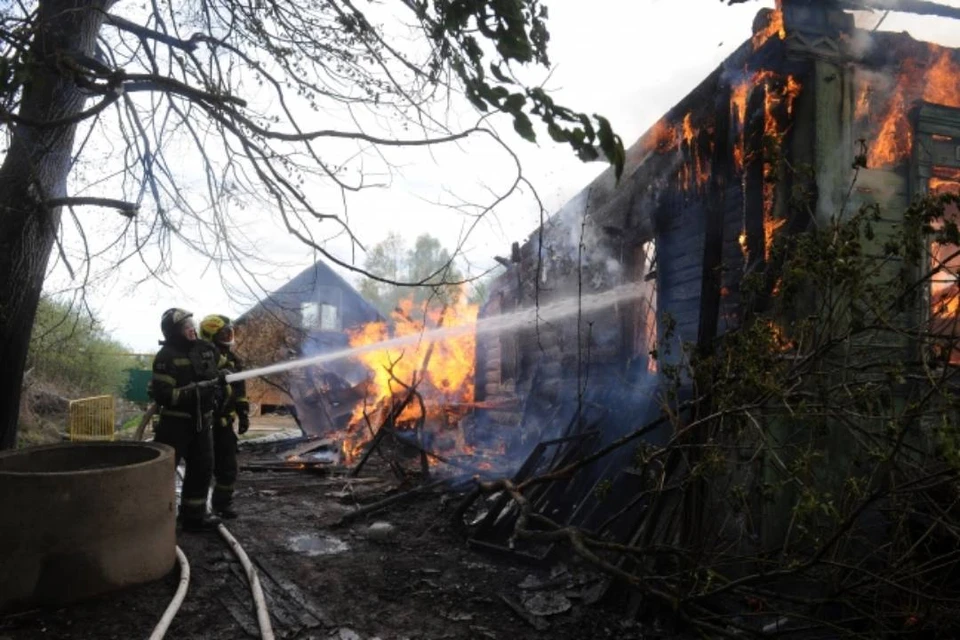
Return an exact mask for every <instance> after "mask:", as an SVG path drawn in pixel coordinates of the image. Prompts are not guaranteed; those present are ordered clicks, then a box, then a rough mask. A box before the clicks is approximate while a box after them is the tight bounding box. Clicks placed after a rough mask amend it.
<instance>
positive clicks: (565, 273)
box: [473, 0, 960, 549]
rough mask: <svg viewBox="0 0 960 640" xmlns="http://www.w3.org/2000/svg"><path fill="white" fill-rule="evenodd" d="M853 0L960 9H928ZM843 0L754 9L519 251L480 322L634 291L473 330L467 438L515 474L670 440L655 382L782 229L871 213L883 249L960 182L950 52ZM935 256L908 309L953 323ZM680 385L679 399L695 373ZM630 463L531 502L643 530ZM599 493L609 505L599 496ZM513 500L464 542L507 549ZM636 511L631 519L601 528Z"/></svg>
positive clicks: (959, 107)
mask: <svg viewBox="0 0 960 640" xmlns="http://www.w3.org/2000/svg"><path fill="white" fill-rule="evenodd" d="M857 4H863V5H865V6H867V7H869V6H871V5H874V4H876V5H878V6H879V5H882V8H887V9H890V8H893V9H894V10H897V9H901V10H908V11H909V10H918V11H922V12H924V13H934V14H938V15H941V16H944V17H952V18H960V9H953V8H950V7H944V6H940V5H937V4H936V3H928V2H912V3H911V2H902V3H871V2H864V3H857ZM844 8H845V3H840V2H807V1H800V0H797V1H793V2H790V1H788V0H784V1H783V2H782V5H781V4H780V3H778V8H777V9H776V10H763V11H761V12H760V14H759V15H758V16H757V19H756V21H755V24H754V35H753V37H752V38H751V39H750V40H749V41H747V42H745V43H744V44H743V45H742V46H741V47H740V48H739V49H738V50H737V51H736V52H735V53H734V54H733V55H731V56H730V57H729V58H728V59H727V60H726V61H724V62H723V63H722V64H721V65H720V67H719V68H717V69H716V70H715V71H714V72H713V73H711V74H710V75H709V76H708V77H707V78H705V79H704V80H703V81H702V82H701V83H700V85H699V86H698V87H696V88H695V89H694V90H693V91H692V92H691V93H690V94H689V95H688V96H686V97H685V98H684V99H683V100H681V101H680V103H679V104H677V105H676V106H675V107H674V108H672V109H671V110H670V111H668V112H667V113H666V114H665V115H664V116H663V117H662V118H661V119H660V121H659V122H657V123H656V124H655V125H654V126H653V127H652V128H651V129H650V130H649V131H648V132H647V133H646V134H644V135H643V136H642V137H641V138H640V139H639V140H638V141H637V142H636V143H634V144H633V145H632V146H631V147H629V149H628V150H627V157H626V167H625V170H624V172H623V176H622V178H621V179H620V180H619V182H618V181H617V180H616V179H615V177H614V173H613V171H612V170H607V171H606V172H605V173H603V174H602V175H600V176H599V177H598V178H597V179H595V180H594V181H593V182H592V183H590V184H589V185H587V187H586V188H585V189H583V190H582V191H581V192H580V193H579V195H577V196H576V197H575V198H574V199H573V200H571V201H570V202H568V203H567V204H566V205H565V206H564V207H563V208H562V209H561V210H560V211H559V212H557V213H556V214H555V215H553V216H552V217H551V218H550V219H548V220H547V221H546V223H545V224H544V225H543V226H542V227H541V228H539V229H537V230H536V231H534V232H533V233H532V234H531V235H530V236H529V238H528V240H527V241H526V242H525V243H523V244H522V245H521V246H520V247H519V251H515V252H514V255H513V258H512V260H511V264H510V266H509V268H508V269H507V271H506V273H504V274H503V275H502V276H501V277H499V278H498V280H497V281H496V282H495V284H494V285H493V286H492V287H491V294H490V298H489V300H488V302H487V303H486V305H485V306H484V307H483V308H482V309H481V312H480V316H481V318H496V317H499V316H503V315H509V314H511V313H514V312H516V311H517V310H524V309H526V310H530V309H538V308H543V307H545V306H547V305H550V304H551V303H555V302H556V301H560V300H584V299H587V298H588V297H589V296H591V295H596V294H598V293H600V292H604V291H608V292H609V291H622V290H627V291H628V293H629V295H624V296H622V299H619V300H615V301H614V302H613V303H612V304H609V305H606V306H604V307H603V308H600V309H596V308H587V305H584V306H583V307H582V308H577V306H576V303H574V305H573V307H572V308H571V309H570V313H569V314H568V315H567V316H566V317H563V318H556V317H553V318H551V319H549V321H547V320H544V321H541V322H537V323H535V324H533V325H525V326H524V327H523V328H522V329H520V330H504V331H501V332H499V333H491V334H486V335H480V336H478V340H477V381H476V389H477V399H478V400H479V401H482V402H484V403H487V404H488V405H490V408H488V409H486V410H484V411H482V412H481V413H482V416H481V419H480V420H479V421H478V434H479V435H478V437H480V438H486V437H498V436H497V434H500V435H499V437H502V438H503V439H504V440H506V441H507V442H508V446H507V452H508V453H512V454H514V455H519V456H520V457H521V459H522V458H524V457H526V463H524V465H523V466H522V467H520V469H519V472H518V473H517V476H516V477H515V479H514V482H515V483H518V484H519V483H521V482H522V481H523V480H524V479H525V478H529V477H531V476H532V475H534V474H535V473H537V472H543V471H544V470H549V469H551V468H552V469H556V468H558V467H562V466H563V465H564V464H565V463H569V462H571V461H573V460H577V459H578V458H582V457H583V456H585V455H588V454H590V453H591V452H595V451H598V450H599V449H601V448H602V447H603V446H604V445H606V444H609V443H611V442H613V441H615V440H616V439H617V438H619V437H621V436H623V435H624V433H625V432H626V431H627V430H628V429H631V428H636V427H637V426H639V425H643V424H646V423H651V425H652V426H651V428H650V429H649V431H648V432H647V433H645V435H644V437H645V438H646V439H647V441H648V442H651V443H653V444H662V443H664V442H666V440H667V439H668V438H669V437H670V435H671V427H670V425H669V424H668V423H666V422H664V423H662V424H661V425H660V426H659V427H656V424H657V423H656V418H657V416H658V415H660V412H661V409H662V402H661V398H660V395H659V393H660V392H661V391H662V389H663V388H664V384H665V379H666V378H669V377H671V376H675V375H676V374H675V370H676V368H677V366H678V365H679V364H680V363H681V361H683V360H684V359H685V358H686V356H687V354H688V352H689V351H690V350H696V351H698V352H709V351H710V349H711V348H712V345H713V344H714V343H715V342H716V341H717V340H718V339H719V338H721V337H722V336H724V335H725V334H727V333H728V332H730V331H732V330H733V329H736V328H738V327H739V326H741V324H742V323H743V322H744V317H745V314H747V313H749V312H750V311H751V310H750V309H747V308H745V306H744V304H743V300H744V299H745V295H744V286H745V282H747V281H748V279H749V278H750V277H751V276H752V275H757V274H763V273H764V272H765V271H766V270H767V267H768V265H770V264H772V262H773V261H775V260H776V256H775V251H774V247H775V246H776V243H777V241H778V239H779V238H783V237H790V236H794V235H796V234H798V233H800V232H803V231H805V230H807V229H810V228H812V227H814V226H817V225H821V226H823V225H826V224H827V223H829V222H830V221H831V220H835V219H837V218H841V217H843V216H844V214H845V212H852V211H857V210H858V209H860V208H861V207H863V206H874V205H875V210H876V211H878V212H879V215H878V217H877V220H876V222H875V224H873V225H872V228H871V233H870V235H869V238H867V239H865V240H864V242H866V243H868V244H869V245H870V246H871V247H874V248H876V251H877V253H878V255H879V254H880V253H881V252H882V251H881V248H882V247H883V246H884V244H885V243H886V242H887V241H888V240H889V239H890V238H892V237H893V236H894V234H895V233H896V232H897V229H898V227H899V226H900V225H901V224H902V222H903V215H904V212H905V211H906V210H907V209H908V206H909V205H910V203H911V202H912V201H913V200H914V199H915V198H917V197H918V196H921V195H923V194H926V193H944V192H953V193H957V192H960V51H958V50H954V49H949V48H945V47H941V46H938V45H935V44H931V43H927V42H920V41H917V40H915V39H913V38H912V37H911V36H910V35H909V34H906V33H885V32H867V31H864V30H861V29H857V28H856V27H855V25H854V17H853V16H852V15H851V14H850V13H848V12H846V11H845V10H844ZM933 252H934V253H935V254H936V255H935V256H934V257H933V260H937V261H939V262H940V263H942V269H941V274H943V275H944V276H945V277H939V278H934V279H933V280H932V282H930V283H929V290H928V291H926V292H925V294H924V295H923V296H921V299H922V301H923V302H922V303H920V305H919V306H920V307H922V308H915V309H912V310H911V311H910V312H911V313H916V314H918V315H921V316H922V315H926V316H931V317H932V316H936V317H938V318H940V319H942V320H943V321H950V322H951V323H952V322H953V321H955V320H956V318H957V313H958V309H960V306H958V303H957V300H958V298H957V293H958V290H957V283H956V281H957V278H956V273H957V268H958V267H960V258H958V257H957V256H956V251H955V247H952V248H951V247H949V246H944V245H939V246H938V247H936V248H934V250H933ZM771 284H772V286H773V287H774V288H775V287H776V284H775V283H771ZM482 321H483V320H481V322H482ZM903 347H904V345H903V342H902V341H901V342H896V341H894V342H891V343H890V345H889V348H891V349H902V348H903ZM675 392H676V393H677V394H678V397H675V398H673V399H672V403H673V406H682V404H683V401H684V399H685V394H689V393H690V384H689V381H686V382H684V381H683V379H680V384H679V389H677V390H676V391H675ZM591 438H592V444H589V445H588V444H582V446H581V443H585V442H586V440H588V439H591ZM635 455H636V453H635V451H633V450H632V449H631V450H630V451H627V450H624V451H621V452H619V454H616V453H615V454H612V455H609V456H607V457H606V458H604V459H603V461H602V462H598V463H597V464H596V465H594V466H593V467H592V468H591V470H590V472H589V473H580V474H579V475H577V476H575V477H574V478H573V479H572V480H571V479H565V480H564V481H563V482H553V481H551V482H547V483H540V484H538V485H536V489H535V490H531V495H527V496H526V500H527V503H528V505H529V507H530V508H531V509H532V511H533V512H535V513H539V514H546V515H549V517H550V518H551V519H552V521H553V522H554V523H558V524H560V525H563V524H568V525H574V526H578V527H582V528H583V529H585V530H591V531H593V530H596V529H597V527H598V526H599V525H600V523H601V522H604V525H603V526H602V527H600V529H601V530H603V529H605V530H606V535H608V536H609V537H611V538H613V539H617V540H622V541H628V540H635V538H631V535H633V534H632V532H633V531H634V530H635V526H636V523H637V522H638V521H639V519H640V518H641V517H642V515H643V514H642V512H643V509H642V508H640V507H639V506H637V505H638V503H637V502H636V501H635V498H634V496H636V495H638V491H639V489H638V487H640V486H641V484H642V482H641V481H642V479H639V478H637V477H636V476H637V475H638V474H637V473H633V472H632V469H631V468H632V467H633V464H632V462H631V461H632V459H633V458H632V457H633V456H635ZM527 456H528V457H527ZM841 459H842V456H837V457H836V460H837V464H842V462H841ZM751 462H752V461H751ZM762 473H763V472H762V471H761V472H760V475H762ZM602 485H603V486H605V487H606V490H605V491H603V492H602V493H604V494H606V495H609V494H611V493H612V494H613V495H614V496H615V497H616V499H614V500H613V504H610V501H609V500H608V501H607V504H605V505H604V506H603V508H600V506H599V503H600V502H601V501H600V500H599V499H598V498H597V495H598V494H599V493H601V491H600V489H601V488H602ZM507 504H508V499H507V497H506V496H502V497H501V499H500V500H499V501H497V502H495V503H494V505H493V507H492V508H491V509H490V510H489V511H487V512H484V513H485V514H486V515H485V518H482V519H481V520H480V521H479V526H478V527H477V528H476V529H475V531H474V534H473V535H474V542H476V543H477V544H480V545H483V546H490V545H493V546H495V547H497V548H501V549H505V548H506V546H507V541H508V539H509V541H510V544H509V546H510V547H511V548H513V543H514V542H515V540H514V538H513V535H514V534H513V533H512V531H513V526H514V524H513V523H514V522H515V520H516V511H514V512H513V514H514V515H513V517H505V516H506V514H507V510H508V507H507ZM631 504H632V505H634V511H635V512H636V514H637V515H636V518H633V519H631V518H629V517H627V518H621V519H620V520H619V521H618V522H617V523H616V524H615V525H611V521H609V520H606V518H607V517H609V516H610V514H611V513H617V512H618V510H620V511H619V513H621V514H622V513H628V510H629V506H630V505H631ZM705 508H707V505H705V504H703V503H701V504H697V505H695V506H693V507H692V509H693V510H697V511H699V510H703V509H705ZM777 508H778V507H777V506H776V505H774V506H773V507H764V509H767V511H763V510H762V509H761V511H763V512H762V513H756V514H753V516H755V517H756V519H757V521H759V522H760V524H758V525H757V526H756V528H755V531H754V532H752V533H751V535H753V536H754V543H755V544H757V545H758V546H762V545H764V544H772V545H774V546H775V545H776V544H777V543H776V540H778V539H780V538H781V537H782V536H783V534H784V528H785V527H786V526H788V523H789V521H790V514H789V513H787V514H784V513H782V512H777V511H776V510H777ZM753 516H751V517H753ZM601 518H603V519H601ZM611 526H612V527H614V528H616V527H621V529H618V530H616V531H612V530H611Z"/></svg>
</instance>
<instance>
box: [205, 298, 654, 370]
mask: <svg viewBox="0 0 960 640" xmlns="http://www.w3.org/2000/svg"><path fill="white" fill-rule="evenodd" d="M642 295H643V288H642V287H638V286H636V285H634V284H625V285H620V286H619V287H614V288H613V289H609V290H607V291H604V292H602V293H594V294H591V295H586V296H583V297H580V298H577V297H571V298H564V299H563V300H557V301H555V302H551V303H548V304H545V305H541V306H539V307H530V308H527V309H521V310H519V311H514V312H512V313H505V314H503V315H499V316H493V317H490V318H483V319H481V320H478V321H477V322H476V323H470V324H462V325H456V326H451V327H439V328H436V329H426V330H424V331H422V332H420V333H416V334H411V335H408V336H400V337H398V338H391V339H389V340H383V341H381V342H375V343H372V344H365V345H360V346H357V347H350V348H347V349H339V350H337V351H331V352H329V353H323V354H320V355H317V356H311V357H308V358H301V359H299V360H290V361H287V362H278V363H276V364H271V365H267V366H265V367H258V368H256V369H248V370H245V371H238V372H236V373H230V374H227V375H226V376H225V378H224V381H225V382H227V383H231V382H238V381H240V380H247V379H249V378H259V377H261V376H268V375H271V374H274V373H282V372H284V371H292V370H295V369H303V368H304V367H310V366H314V365H319V364H326V363H328V362H336V361H338V360H344V359H346V358H352V357H354V356H358V355H360V354H363V353H371V352H375V351H382V350H384V349H394V348H398V347H406V346H410V345H414V344H417V343H419V342H421V341H431V342H432V341H442V340H447V339H450V338H457V337H460V336H463V335H469V334H474V335H478V336H480V335H486V334H489V333H499V332H501V331H507V330H514V329H522V328H525V327H533V326H536V325H537V324H539V323H545V322H552V321H555V320H560V319H561V318H567V317H569V316H572V315H575V314H577V313H591V312H594V311H600V310H602V309H606V308H608V307H612V306H614V305H616V304H618V303H620V302H626V301H628V300H635V299H637V298H640V297H641V296H642ZM218 382H219V380H206V381H203V382H199V383H194V384H192V385H188V386H189V387H190V388H195V387H208V386H212V385H214V384H217V383H218Z"/></svg>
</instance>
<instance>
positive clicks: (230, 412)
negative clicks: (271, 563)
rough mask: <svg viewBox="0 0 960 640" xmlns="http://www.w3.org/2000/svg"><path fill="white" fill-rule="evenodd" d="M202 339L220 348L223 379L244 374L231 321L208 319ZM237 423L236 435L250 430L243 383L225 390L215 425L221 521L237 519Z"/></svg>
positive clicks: (216, 507) (203, 324)
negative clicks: (235, 492)
mask: <svg viewBox="0 0 960 640" xmlns="http://www.w3.org/2000/svg"><path fill="white" fill-rule="evenodd" d="M200 337H201V338H203V339H204V340H206V341H208V342H211V343H213V344H214V346H216V348H217V354H218V359H217V367H218V368H219V369H220V373H221V375H227V374H229V373H235V372H237V371H240V370H241V366H240V359H239V358H238V357H237V354H235V353H234V352H233V348H232V347H233V342H234V340H233V337H234V331H233V324H232V323H231V322H230V318H228V317H227V316H221V315H209V316H207V317H206V318H204V319H203V320H201V321H200ZM234 420H236V421H237V423H238V427H237V432H238V433H239V434H240V435H243V434H244V433H246V432H247V429H249V428H250V403H249V402H248V401H247V388H246V383H245V382H244V381H243V380H239V381H236V382H231V383H230V384H228V385H227V386H226V388H225V389H224V399H223V403H222V404H221V405H220V408H219V409H218V411H217V413H216V415H215V416H214V423H213V453H214V463H213V474H214V480H215V484H214V486H213V498H212V499H211V504H212V506H213V510H214V512H215V513H216V514H217V515H219V516H220V517H221V518H236V517H237V512H236V511H234V509H233V488H234V484H235V483H236V481H237V434H236V433H234V431H233V422H234Z"/></svg>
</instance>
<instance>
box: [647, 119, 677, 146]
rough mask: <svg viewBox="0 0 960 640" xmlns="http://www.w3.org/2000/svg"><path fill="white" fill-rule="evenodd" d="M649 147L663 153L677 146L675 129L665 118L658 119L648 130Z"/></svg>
mask: <svg viewBox="0 0 960 640" xmlns="http://www.w3.org/2000/svg"><path fill="white" fill-rule="evenodd" d="M649 135H650V138H649V140H650V141H651V142H650V148H651V149H652V150H654V151H656V152H657V153H660V154H663V153H667V152H669V151H673V150H674V149H676V148H677V130H676V128H675V127H674V126H673V125H672V124H670V123H669V122H667V121H666V120H658V121H657V123H656V124H655V125H653V128H652V129H651V130H650V134H649Z"/></svg>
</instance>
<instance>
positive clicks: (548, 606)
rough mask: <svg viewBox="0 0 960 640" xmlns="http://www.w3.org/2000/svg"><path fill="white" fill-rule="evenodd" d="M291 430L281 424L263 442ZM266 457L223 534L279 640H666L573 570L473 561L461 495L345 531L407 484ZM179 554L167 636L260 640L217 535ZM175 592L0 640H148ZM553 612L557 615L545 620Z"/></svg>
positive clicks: (245, 476)
mask: <svg viewBox="0 0 960 640" xmlns="http://www.w3.org/2000/svg"><path fill="white" fill-rule="evenodd" d="M288 426H289V425H287V424H286V423H284V421H282V420H275V421H274V423H272V424H259V423H258V427H257V430H258V432H260V433H264V432H267V431H269V430H274V431H277V430H282V429H285V428H286V427H288ZM273 455H274V456H275V455H276V454H273ZM266 458H271V456H270V455H267V454H265V453H264V451H263V450H262V449H261V450H259V451H257V452H256V453H255V454H254V453H246V454H243V455H242V457H241V460H242V461H241V465H242V466H247V467H248V468H246V469H244V470H242V471H241V476H240V479H239V482H238V487H239V489H238V493H237V504H238V507H239V509H241V510H242V517H241V518H240V519H238V520H235V521H231V522H228V523H227V526H228V528H229V530H230V531H231V533H232V534H233V535H234V536H235V537H236V538H237V539H238V540H239V542H240V543H241V544H242V545H243V547H244V548H245V549H246V551H247V553H248V554H249V555H250V556H251V558H252V559H253V560H254V561H255V563H256V564H257V565H258V567H259V572H260V576H261V580H262V581H263V585H264V589H265V591H266V594H267V598H268V601H269V602H270V609H271V614H272V617H273V624H274V629H275V631H276V634H277V637H278V638H304V639H306V638H316V639H321V638H323V639H326V638H334V639H336V640H348V639H350V640H354V639H359V640H371V639H372V638H380V639H382V640H400V639H402V638H407V639H409V640H441V639H448V640H456V639H461V638H462V639H474V638H490V639H491V640H496V639H505V640H506V639H513V638H551V639H552V640H566V639H569V640H573V639H577V640H581V639H584V638H622V639H629V638H641V637H643V638H651V637H657V635H656V634H652V633H651V632H650V630H649V629H647V630H644V632H643V634H641V633H640V631H639V628H638V627H637V626H636V625H635V623H633V622H632V621H630V620H626V619H624V618H623V617H621V615H620V614H619V612H620V611H622V607H619V606H613V605H604V604H602V603H601V604H586V603H585V600H584V598H585V597H586V596H587V594H589V593H591V592H593V591H595V587H596V585H597V584H598V581H599V576H596V575H595V574H592V573H591V572H589V571H587V570H585V568H583V567H580V566H578V565H577V563H576V562H574V561H573V560H572V559H567V560H564V559H562V558H561V559H560V560H559V561H558V562H556V563H553V565H552V566H546V567H540V568H533V567H528V566H523V565H521V564H519V563H518V562H517V561H516V560H513V559H510V558H498V557H493V556H491V555H489V554H487V553H482V552H479V551H475V550H473V549H471V548H470V547H469V546H468V545H467V543H466V540H465V539H464V537H463V536H462V535H461V534H460V533H458V532H457V531H455V530H454V528H453V527H452V526H451V522H452V519H451V515H452V513H453V511H454V509H455V508H456V505H457V504H458V502H459V499H460V495H459V494H458V493H456V492H454V491H452V490H451V489H450V488H449V487H440V488H438V489H437V490H432V491H430V492H426V493H423V494H420V495H418V496H416V497H414V498H411V499H408V500H405V501H403V502H400V503H398V504H395V505H393V506H391V507H389V508H387V509H385V510H383V511H380V512H378V513H376V514H374V515H372V516H369V517H367V518H360V519H357V520H355V521H353V522H352V523H350V524H347V525H344V526H336V525H337V521H338V520H340V518H341V517H342V516H343V515H344V514H346V513H349V512H350V511H352V510H354V509H355V508H357V507H358V506H360V505H364V504H370V503H372V502H375V501H378V500H381V499H383V498H384V497H386V496H388V495H392V494H395V493H397V492H399V491H402V490H405V489H406V488H408V487H407V485H401V483H400V482H399V481H398V480H397V479H396V477H395V476H394V475H393V474H392V473H391V472H390V470H389V468H388V467H387V466H386V465H385V464H383V463H382V462H381V461H379V459H377V458H376V457H374V458H371V460H372V462H371V464H370V465H368V467H367V468H365V469H364V472H363V473H362V474H361V477H360V478H358V479H351V478H349V477H346V476H345V475H344V474H343V471H342V470H341V471H336V472H332V473H327V474H320V473H315V472H311V471H308V470H299V471H294V470H291V471H272V472H270V471H263V470H257V471H253V470H251V469H250V467H249V465H255V464H257V463H258V462H262V461H263V460H264V459H266ZM273 459H275V458H273ZM383 523H388V524H389V525H390V526H389V527H387V526H386V525H385V524H383ZM178 544H179V545H180V546H181V548H182V549H183V551H184V552H185V554H186V555H187V557H188V559H189V561H190V564H191V584H190V590H189V593H188V594H187V597H186V601H185V603H184V604H183V606H182V608H181V609H180V612H179V613H178V615H177V617H176V618H175V620H174V622H173V625H172V626H171V628H170V630H169V632H168V634H167V637H168V638H177V639H183V640H187V639H194V638H196V639H200V638H203V639H214V640H218V639H226V638H243V637H258V635H259V634H258V631H257V625H256V619H255V616H254V614H253V609H252V605H251V598H250V594H249V590H248V587H247V584H246V579H245V576H244V574H243V572H242V571H241V569H240V565H239V563H238V562H237V561H236V559H235V558H234V556H233V555H232V553H231V552H230V551H229V549H228V548H227V546H226V545H225V544H224V543H223V541H222V540H221V539H220V538H219V537H218V535H217V534H216V533H205V534H188V533H180V532H178ZM178 579H179V570H178V569H177V568H175V569H174V570H173V571H171V573H170V574H169V575H168V576H167V577H166V578H164V579H163V580H160V581H158V582H155V583H151V584H147V585H142V586H139V587H136V588H132V589H129V590H126V591H122V592H118V593H114V594H111V595H108V596H105V597H101V598H98V599H96V600H93V601H89V602H85V603H80V604H76V605H73V606H70V607H67V608H64V609H61V610H57V611H32V612H27V613H24V614H19V615H14V616H7V617H0V640H13V639H16V640H20V639H25V640H34V639H40V638H43V639H48V638H64V639H78V640H79V639H94V638H123V639H127V638H137V637H140V638H142V637H147V636H149V634H150V632H151V630H152V629H153V627H154V625H155V624H156V623H157V621H159V619H160V617H161V615H162V613H163V611H164V609H165V608H166V606H167V604H168V602H169V601H170V599H171V598H172V596H173V594H174V592H175V590H176V586H177V582H178ZM504 597H505V598H506V599H507V600H509V601H510V602H511V603H513V606H514V607H515V608H516V609H519V611H520V612H519V613H518V612H517V611H515V610H514V608H511V607H510V606H508V604H507V603H506V602H505V601H504ZM551 610H557V611H559V613H555V614H553V615H536V613H540V614H548V613H550V612H551Z"/></svg>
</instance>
